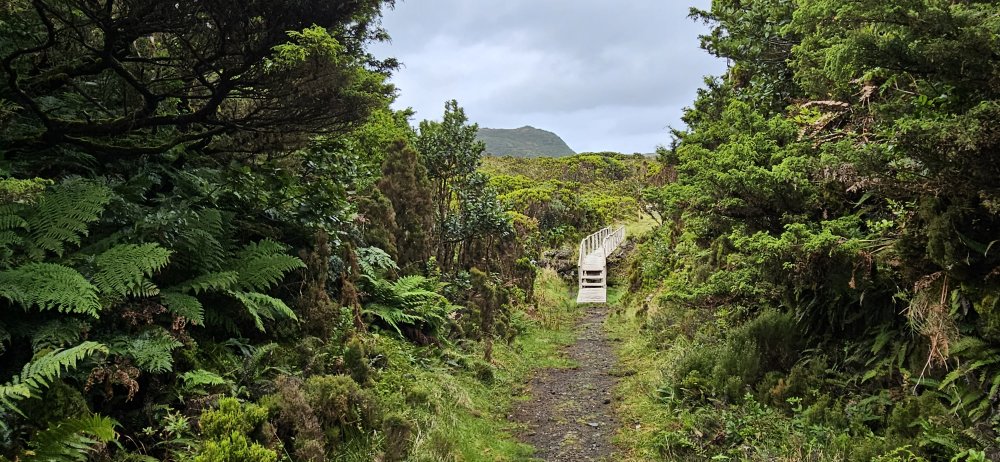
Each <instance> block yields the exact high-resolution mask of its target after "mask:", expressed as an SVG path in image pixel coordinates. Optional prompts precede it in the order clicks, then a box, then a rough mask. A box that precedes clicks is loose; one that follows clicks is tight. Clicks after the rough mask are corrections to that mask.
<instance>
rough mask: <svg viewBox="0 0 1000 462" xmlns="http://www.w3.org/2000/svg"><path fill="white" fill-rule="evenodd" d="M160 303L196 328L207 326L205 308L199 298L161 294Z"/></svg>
mask: <svg viewBox="0 0 1000 462" xmlns="http://www.w3.org/2000/svg"><path fill="white" fill-rule="evenodd" d="M160 301H161V302H162V303H163V306H166V307H167V309H168V310H170V312H171V313H173V314H176V315H177V316H180V317H183V318H185V319H187V320H188V321H190V322H191V324H194V325H196V326H204V325H205V308H204V307H202V305H201V302H200V301H198V299H197V298H195V297H192V296H190V295H187V294H181V293H177V292H164V293H162V294H160Z"/></svg>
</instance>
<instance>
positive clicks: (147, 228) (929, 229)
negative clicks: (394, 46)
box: [0, 0, 1000, 462]
mask: <svg viewBox="0 0 1000 462" xmlns="http://www.w3.org/2000/svg"><path fill="white" fill-rule="evenodd" d="M392 5H393V2H392V1H391V0H369V1H351V2H322V1H298V2H276V1H270V0H267V1H265V0H248V1H240V2H235V1H231V0H217V1H206V0H175V1H171V2H163V1H160V0H135V1H131V2H96V1H86V2H80V1H77V2H67V1H60V0H31V1H28V0H11V1H6V2H4V3H3V6H2V7H0V461H5V462H7V461H16V462H31V461H57V462H61V461H83V460H100V461H114V462H132V461H139V462H146V461H195V462H235V461H240V462H277V461H279V460H281V461H309V462H318V461H328V460H332V461H372V460H379V461H386V462H391V461H457V460H458V461H466V460H468V461H476V460H501V461H514V460H527V459H529V458H530V457H531V455H532V452H533V449H532V448H531V447H529V446H527V445H525V444H522V443H520V442H518V441H517V439H516V438H515V437H514V436H513V435H514V434H515V432H516V431H517V428H516V427H515V425H514V424H513V423H512V422H510V421H509V420H508V416H509V415H511V414H510V410H511V407H512V403H513V402H514V401H515V400H516V399H518V397H519V396H521V395H522V393H523V391H524V386H525V384H526V383H528V381H529V378H530V377H531V376H532V374H534V373H535V372H536V371H537V370H539V369H540V368H545V367H562V368H565V369H567V370H569V371H572V370H573V366H574V365H573V364H572V363H570V362H568V361H566V360H565V359H564V358H563V357H562V356H560V350H561V348H562V347H563V346H565V345H567V344H570V343H572V342H573V341H574V340H575V339H574V335H575V334H574V332H573V331H572V327H573V325H574V322H575V320H577V319H578V318H579V313H580V310H579V308H578V307H577V306H576V305H575V304H574V303H573V301H572V298H571V297H572V294H571V293H570V291H569V290H568V289H567V287H566V284H565V283H564V281H562V280H560V277H559V275H558V274H557V273H556V272H555V271H553V270H550V269H541V268H539V263H538V262H539V261H540V260H541V256H542V255H543V253H544V252H546V251H547V250H550V249H552V248H560V247H562V248H566V247H572V246H574V245H575V243H576V242H578V240H579V239H580V238H581V237H582V236H585V235H587V234H589V233H591V232H593V231H595V230H597V229H600V228H601V227H603V226H607V225H610V224H612V223H625V224H627V225H629V226H631V227H633V228H639V227H638V226H636V223H637V222H640V221H641V222H642V224H643V226H644V227H647V228H648V227H652V228H653V229H652V230H650V232H648V233H645V234H639V233H632V234H631V235H632V236H634V237H633V239H634V243H635V245H634V246H633V245H628V246H625V248H626V249H634V250H631V251H630V252H629V253H628V255H627V256H626V257H625V258H624V260H623V261H622V260H616V262H615V263H614V264H613V265H612V270H613V271H614V272H615V274H614V275H613V276H614V277H613V283H614V284H613V286H614V287H612V289H611V293H610V295H609V300H612V303H613V306H612V307H610V309H611V310H612V311H613V314H612V316H611V318H610V321H609V322H608V324H607V326H606V327H607V328H608V329H609V330H610V331H611V332H612V333H613V335H614V336H615V337H616V338H617V340H619V342H618V344H619V354H620V355H621V359H622V360H621V364H619V365H618V366H616V367H611V368H610V369H611V370H613V371H614V373H615V374H616V375H620V376H621V377H620V380H621V381H620V383H621V385H620V388H619V389H618V390H617V391H616V395H617V398H618V399H617V400H615V401H614V402H612V400H608V401H607V402H605V403H604V404H603V405H607V406H611V407H614V408H615V410H616V412H618V413H619V414H620V416H619V419H617V420H619V421H621V422H625V423H626V425H625V426H623V427H622V428H620V429H618V430H617V439H616V441H617V443H618V445H619V446H620V449H622V451H624V452H625V457H627V458H628V459H630V460H636V461H640V460H641V461H645V460H670V461H674V460H681V461H686V460H690V461H696V460H699V461H700V460H760V461H775V460H777V461H799V460H808V461H819V460H836V461H841V460H844V461H885V462H888V461H893V462H895V461H959V462H962V461H969V462H972V461H976V462H978V461H986V460H1000V245H997V244H998V241H1000V182H998V181H997V179H998V178H1000V128H998V127H1000V125H998V120H1000V66H998V65H997V63H998V60H997V57H998V56H1000V41H998V40H997V37H998V36H1000V15H998V14H997V11H998V9H997V6H996V2H986V1H944V0H907V1H904V2H886V1H882V0H879V1H876V0H857V1H852V2H842V1H835V0H795V1H791V0H760V1H754V2H746V1H738V0H715V1H714V2H713V4H712V7H711V9H709V10H706V11H698V10H696V11H694V12H693V16H694V17H695V18H696V19H698V20H702V21H705V22H706V23H707V24H708V25H710V26H711V28H712V32H711V33H709V34H708V35H706V36H705V37H702V39H701V40H702V46H703V47H704V48H705V49H706V50H707V51H708V52H710V53H713V54H715V55H717V56H719V57H722V58H726V59H727V60H729V62H730V63H731V66H730V68H729V70H728V71H727V73H726V74H725V75H723V76H719V77H715V78H708V79H707V80H706V82H705V87H704V88H703V89H702V90H701V91H700V92H699V93H698V96H697V99H696V100H695V101H694V102H693V104H692V105H691V107H690V108H688V109H687V110H686V112H685V115H684V121H685V122H686V124H687V127H688V128H687V129H685V130H683V131H677V132H674V133H673V136H674V140H673V142H672V143H669V145H670V148H663V149H660V151H659V153H658V158H657V159H652V158H647V157H644V156H640V155H632V156H627V155H622V154H616V153H587V154H579V155H569V156H564V157H559V158H537V159H523V158H516V157H509V156H507V157H484V154H485V151H486V145H485V144H484V143H483V142H482V141H481V140H480V139H479V138H477V136H478V135H477V132H479V129H478V126H477V125H476V124H474V123H471V122H470V121H469V120H468V119H467V117H466V115H465V112H464V110H463V109H462V107H460V106H459V104H458V103H457V102H456V101H454V100H452V101H448V102H445V104H444V107H443V112H442V114H441V117H440V119H438V120H422V121H419V122H415V121H412V120H411V118H412V116H413V114H412V112H410V111H405V110H404V111H396V110H393V109H392V108H391V104H392V103H393V101H394V98H395V96H396V94H397V89H395V88H394V87H393V86H392V85H391V84H390V83H389V80H388V79H389V77H390V75H391V74H392V72H393V71H394V70H395V69H396V68H397V67H398V65H399V63H397V62H396V61H395V60H393V59H379V58H377V57H375V56H372V55H371V54H370V53H369V52H368V47H369V46H370V45H371V44H372V43H373V42H376V41H381V40H386V39H387V38H388V33H387V31H385V30H383V29H382V28H381V27H380V26H379V24H380V16H381V11H382V10H383V9H384V8H388V7H391V6H392ZM665 141H669V140H665ZM563 253H564V254H571V253H572V252H565V251H564V252H563ZM570 258H572V257H570ZM570 263H571V262H570ZM605 308H606V307H596V308H594V309H593V311H594V312H595V313H596V312H598V311H601V310H604V309H605ZM592 340H593V337H590V338H583V339H581V341H584V342H586V341H592ZM605 366H607V364H605ZM578 423H579V425H580V426H581V428H583V430H585V431H590V430H592V429H594V428H595V427H593V426H591V425H589V423H588V422H578ZM600 431H607V430H605V429H601V430H600ZM558 436H559V437H563V436H565V435H558Z"/></svg>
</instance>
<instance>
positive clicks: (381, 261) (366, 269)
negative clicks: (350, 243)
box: [356, 247, 399, 278]
mask: <svg viewBox="0 0 1000 462" xmlns="http://www.w3.org/2000/svg"><path fill="white" fill-rule="evenodd" d="M356 253H357V255H358V267H359V269H360V270H361V274H363V275H366V276H369V277H373V278H374V277H378V276H380V275H383V274H385V272H386V271H397V270H399V266H398V265H396V262H395V261H393V260H392V257H390V256H389V254H388V253H386V252H385V251H384V250H382V249H380V248H378V247H362V248H360V249H358V250H357V252H356Z"/></svg>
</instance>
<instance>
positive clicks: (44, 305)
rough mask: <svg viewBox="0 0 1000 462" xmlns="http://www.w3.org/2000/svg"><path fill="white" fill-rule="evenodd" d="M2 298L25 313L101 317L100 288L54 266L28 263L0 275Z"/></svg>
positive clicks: (75, 273)
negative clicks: (36, 308) (98, 291)
mask: <svg viewBox="0 0 1000 462" xmlns="http://www.w3.org/2000/svg"><path fill="white" fill-rule="evenodd" d="M0 297H3V298H6V299H8V300H10V301H12V302H14V303H17V304H19V305H21V306H22V307H23V308H24V309H29V308H32V307H38V309H40V310H42V311H45V310H57V311H59V312H60V313H80V314H87V315H90V316H93V317H95V318H96V317H97V312H98V311H99V310H100V309H101V303H100V301H99V300H98V296H97V288H96V287H94V286H93V285H92V284H91V283H90V282H88V281H87V280H86V279H85V278H84V277H83V275H81V274H80V273H79V272H77V271H76V270H74V269H72V268H69V267H66V266H62V265H57V264H54V263H28V264H27V265H24V266H21V267H19V268H17V269H14V270H9V271H0Z"/></svg>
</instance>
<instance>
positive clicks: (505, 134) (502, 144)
mask: <svg viewBox="0 0 1000 462" xmlns="http://www.w3.org/2000/svg"><path fill="white" fill-rule="evenodd" d="M476 139H478V140H480V141H482V142H483V143H484V144H485V145H486V149H485V152H486V153H487V154H489V155H492V156H514V157H562V156H571V155H573V154H576V153H575V152H574V151H573V150H572V149H570V147H569V146H567V145H566V142H565V141H563V140H562V138H560V137H559V135H556V134H555V133H552V132H549V131H545V130H541V129H538V128H535V127H531V126H524V127H521V128H512V129H503V128H481V129H479V133H477V134H476Z"/></svg>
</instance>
